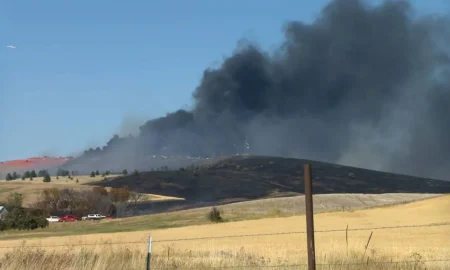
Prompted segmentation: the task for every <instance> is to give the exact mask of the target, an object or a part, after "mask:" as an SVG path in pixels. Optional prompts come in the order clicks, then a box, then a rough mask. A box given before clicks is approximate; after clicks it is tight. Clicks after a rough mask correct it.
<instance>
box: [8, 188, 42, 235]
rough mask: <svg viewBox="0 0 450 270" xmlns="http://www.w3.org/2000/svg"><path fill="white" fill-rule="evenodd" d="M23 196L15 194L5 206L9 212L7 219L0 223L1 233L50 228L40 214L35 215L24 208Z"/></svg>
mask: <svg viewBox="0 0 450 270" xmlns="http://www.w3.org/2000/svg"><path fill="white" fill-rule="evenodd" d="M22 202H23V196H22V194H21V193H13V194H11V195H10V196H9V197H8V200H7V201H6V202H3V203H0V204H4V205H5V207H6V209H7V210H8V212H7V214H6V215H5V218H4V219H2V220H1V221H0V231H3V230H7V229H17V230H34V229H37V228H45V227H47V226H48V221H47V219H46V218H45V217H44V216H43V215H40V214H39V213H33V212H30V211H29V210H26V209H25V208H23V207H22Z"/></svg>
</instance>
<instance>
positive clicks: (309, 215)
mask: <svg viewBox="0 0 450 270" xmlns="http://www.w3.org/2000/svg"><path fill="white" fill-rule="evenodd" d="M304 178H305V206H306V233H307V234H306V242H307V243H306V244H307V247H308V270H315V269H316V255H315V245H314V212H313V199H312V180H311V178H312V177H311V164H305V165H304Z"/></svg>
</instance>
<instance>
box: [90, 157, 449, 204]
mask: <svg viewBox="0 0 450 270" xmlns="http://www.w3.org/2000/svg"><path fill="white" fill-rule="evenodd" d="M304 163H311V164H312V175H313V192H314V193H315V194H330V193H370V194H379V193H398V192H403V193H449V192H450V182H449V181H441V180H433V179H426V178H420V177H413V176H406V175H400V174H394V173H386V172H379V171H373V170H367V169H361V168H354V167H348V166H341V165H336V164H330V163H324V162H317V161H311V160H302V159H292V158H277V157H263V156H234V157H229V158H221V159H217V160H209V161H207V162H202V163H200V164H198V165H197V166H193V167H190V168H187V169H180V170H176V171H153V172H143V173H140V174H139V175H128V176H119V177H117V178H115V179H111V180H108V181H102V182H100V183H96V184H97V185H102V186H110V187H123V186H128V187H129V188H131V189H133V190H136V191H139V192H143V193H152V194H160V195H166V196H174V197H181V198H185V199H186V200H187V201H197V202H198V201H203V202H223V201H236V200H246V199H257V198H266V197H277V196H278V197H279V196H289V195H295V194H301V193H303V187H304V183H303V164H304Z"/></svg>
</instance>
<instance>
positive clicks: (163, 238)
mask: <svg viewBox="0 0 450 270" xmlns="http://www.w3.org/2000/svg"><path fill="white" fill-rule="evenodd" d="M409 225H434V226H427V227H407V228H389V229H388V228H385V229H375V228H380V227H390V226H409ZM436 225H440V226H436ZM449 225H450V195H445V196H440V197H435V198H431V199H426V200H421V201H417V202H412V203H406V204H399V205H391V206H384V207H380V208H370V209H361V210H353V211H335V212H330V213H319V214H316V215H315V229H316V231H317V233H316V236H315V238H316V260H317V263H318V264H319V265H318V269H450V261H449V260H450V246H449V245H448V243H449V235H450V226H449ZM347 226H348V228H349V231H348V244H347V243H346V232H345V229H346V227H347ZM337 229H338V230H341V231H334V232H320V231H325V230H337ZM352 229H363V230H352ZM304 230H305V217H304V216H303V215H300V216H291V217H281V218H266V219H258V220H249V221H239V222H225V223H219V224H205V225H198V226H189V227H181V228H172V229H158V230H150V231H138V232H126V233H109V234H97V235H78V236H65V237H47V238H42V239H39V238H36V239H28V240H26V241H24V240H5V241H0V246H1V247H9V248H7V249H6V248H0V252H2V254H7V256H6V257H5V256H4V257H3V259H2V260H1V263H2V265H1V266H0V268H2V267H3V268H2V269H7V270H10V269H32V270H41V269H46V270H49V269H50V270H53V269H61V265H64V269H142V268H143V267H144V265H145V257H146V242H147V237H148V236H149V235H151V236H152V237H153V241H154V243H153V259H152V266H153V267H154V268H162V269H182V268H184V267H189V268H191V269H210V268H212V267H229V269H247V268H248V267H256V266H261V267H265V266H266V267H270V269H305V267H304V265H303V264H305V263H306V262H307V260H306V246H305V242H306V239H305V238H306V235H305V234H304V233H292V234H284V235H261V236H246V237H226V236H236V235H248V234H277V233H280V232H284V233H286V232H304ZM371 232H373V235H372V237H371V240H370V242H369V244H368V246H367V249H366V245H367V242H368V238H369V235H370V234H371ZM198 237H201V238H208V237H223V238H217V239H198V240H186V241H176V239H185V238H198ZM171 240H173V241H171ZM30 245H39V246H42V247H41V248H38V247H33V248H27V246H30ZM52 245H67V246H57V247H51V246H52ZM13 246H16V247H17V248H16V249H15V250H12V249H11V247H13ZM74 255H76V256H74ZM442 259H447V261H440V260H442ZM431 260H436V261H431ZM400 261H402V263H400ZM405 261H406V262H405ZM396 262H397V263H396ZM322 264H333V265H322ZM292 265H295V266H292ZM244 266H245V267H244ZM259 269H264V268H259ZM267 269H269V268H267Z"/></svg>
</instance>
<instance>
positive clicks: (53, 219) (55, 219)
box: [46, 216, 59, 222]
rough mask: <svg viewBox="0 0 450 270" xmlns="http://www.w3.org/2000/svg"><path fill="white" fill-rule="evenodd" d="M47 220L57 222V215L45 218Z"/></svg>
mask: <svg viewBox="0 0 450 270" xmlns="http://www.w3.org/2000/svg"><path fill="white" fill-rule="evenodd" d="M46 219H47V220H48V222H59V217H58V216H51V217H48V218H46Z"/></svg>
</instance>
